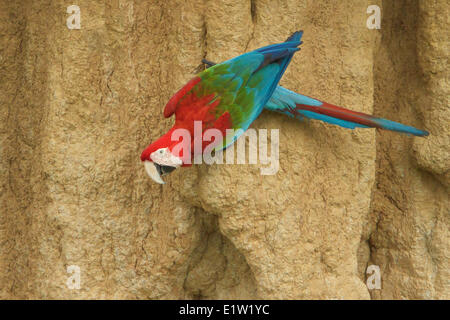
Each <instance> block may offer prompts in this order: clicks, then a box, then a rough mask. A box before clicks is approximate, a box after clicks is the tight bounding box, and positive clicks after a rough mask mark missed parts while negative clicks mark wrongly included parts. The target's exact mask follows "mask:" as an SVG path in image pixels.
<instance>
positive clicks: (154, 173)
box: [144, 160, 176, 184]
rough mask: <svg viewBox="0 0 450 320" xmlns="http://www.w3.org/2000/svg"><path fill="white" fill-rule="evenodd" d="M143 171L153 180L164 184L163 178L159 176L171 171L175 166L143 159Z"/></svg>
mask: <svg viewBox="0 0 450 320" xmlns="http://www.w3.org/2000/svg"><path fill="white" fill-rule="evenodd" d="M144 167H145V171H147V174H148V176H149V177H150V178H152V180H153V181H155V182H157V183H160V184H164V183H165V182H164V180H163V179H162V178H161V177H162V176H164V175H166V174H169V173H171V172H172V171H173V170H175V169H176V167H172V166H165V165H160V164H158V163H156V162H151V161H147V160H146V161H144Z"/></svg>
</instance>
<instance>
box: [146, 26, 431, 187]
mask: <svg viewBox="0 0 450 320" xmlns="http://www.w3.org/2000/svg"><path fill="white" fill-rule="evenodd" d="M302 35H303V31H297V32H294V33H293V34H292V35H291V36H290V37H289V38H288V39H287V40H286V41H285V42H282V43H278V44H272V45H269V46H266V47H262V48H259V49H256V50H254V51H251V52H248V53H244V54H242V55H240V56H237V57H235V58H233V59H230V60H227V61H225V62H222V63H219V64H214V63H211V62H208V61H204V62H206V63H207V64H209V65H210V67H209V68H207V69H205V70H204V71H202V72H200V73H199V74H198V75H197V76H196V77H195V78H193V79H191V80H190V81H189V82H188V83H187V84H186V85H185V86H184V87H182V88H181V89H180V90H179V91H178V92H177V93H175V94H174V95H173V96H172V98H171V99H170V100H169V101H168V103H167V105H166V106H165V109H164V117H166V118H169V117H171V116H172V115H173V114H175V124H174V126H173V127H172V128H171V129H170V130H169V131H168V132H167V133H166V134H164V135H163V136H162V137H160V138H159V139H158V140H156V141H155V142H153V143H151V144H150V145H149V146H148V147H147V148H146V149H145V150H144V151H143V152H142V154H141V161H143V162H144V166H145V169H146V171H147V173H148V175H149V176H150V177H151V178H152V179H153V180H154V181H155V182H158V183H161V184H163V183H164V181H163V180H162V178H161V176H163V175H165V174H168V173H170V172H172V171H173V170H174V169H176V168H178V167H182V166H190V165H191V162H190V161H189V159H190V157H195V156H197V155H198V154H199V153H202V152H203V151H204V150H205V148H206V146H207V145H208V144H214V148H215V150H216V151H218V150H223V149H225V148H227V147H228V146H229V145H231V144H232V143H234V141H236V139H237V138H238V137H239V136H240V135H241V134H242V133H243V132H244V131H245V130H247V129H248V127H249V126H250V125H251V123H252V122H253V121H254V120H255V119H256V118H257V117H258V116H259V115H260V114H261V112H262V111H263V110H264V109H266V110H271V111H275V112H279V113H282V114H285V115H287V116H290V117H293V118H297V119H299V120H303V119H305V118H309V119H316V120H322V121H325V122H328V123H331V124H335V125H339V126H341V127H345V128H349V129H354V128H381V129H386V130H392V131H397V132H403V133H407V134H413V135H415V136H427V135H428V132H426V131H422V130H419V129H416V128H414V127H410V126H406V125H403V124H400V123H397V122H394V121H389V120H386V119H382V118H376V117H374V116H371V115H368V114H364V113H361V112H356V111H351V110H348V109H345V108H342V107H338V106H335V105H332V104H329V103H326V102H323V101H320V100H317V99H314V98H310V97H307V96H305V95H301V94H298V93H295V92H293V91H290V90H288V89H286V88H284V87H282V86H279V85H278V82H279V81H280V79H281V77H282V76H283V73H284V71H285V70H286V68H287V66H288V64H289V62H290V61H291V59H292V57H293V55H294V54H295V52H296V51H298V50H300V48H298V47H299V46H300V45H301V44H302V41H300V40H301V37H302ZM199 121H201V127H199V128H201V134H203V133H204V132H205V131H206V130H208V129H211V128H213V129H216V130H219V131H220V133H222V136H223V139H217V141H215V140H213V141H212V142H211V143H205V141H202V142H201V143H200V148H192V146H193V145H194V139H196V138H195V132H194V129H195V128H194V127H195V125H194V123H195V122H197V123H199ZM178 129H182V130H184V132H188V133H190V135H189V136H190V137H191V140H190V141H187V142H186V141H184V143H187V144H190V146H188V147H190V148H188V149H184V148H180V147H176V146H177V145H179V144H180V141H179V136H177V137H178V138H175V139H174V133H175V132H176V131H177V130H178ZM227 129H235V131H231V132H232V133H231V134H229V132H230V131H228V130H227ZM236 129H242V130H236ZM184 150H189V151H190V152H186V151H184ZM183 152H184V154H183ZM188 153H189V154H188ZM186 159H187V160H186Z"/></svg>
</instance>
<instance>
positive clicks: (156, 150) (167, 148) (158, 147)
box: [141, 131, 183, 184]
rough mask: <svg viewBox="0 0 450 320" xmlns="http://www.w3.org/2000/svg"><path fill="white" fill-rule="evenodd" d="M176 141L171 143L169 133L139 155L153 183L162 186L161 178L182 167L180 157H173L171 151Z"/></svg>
mask: <svg viewBox="0 0 450 320" xmlns="http://www.w3.org/2000/svg"><path fill="white" fill-rule="evenodd" d="M176 143H177V141H175V142H174V141H171V139H170V131H169V132H168V133H167V134H165V135H164V136H162V137H161V138H159V139H158V140H156V141H155V142H153V143H151V144H150V145H149V146H148V147H147V148H145V150H144V151H143V152H142V154H141V161H142V162H143V163H144V167H145V171H146V172H147V174H148V175H149V176H150V178H152V179H153V181H155V182H157V183H160V184H164V180H163V179H162V178H161V177H162V176H164V175H166V174H169V173H171V172H172V171H173V170H175V169H176V168H178V167H180V166H182V165H183V161H182V158H181V156H177V155H174V154H173V153H172V149H173V147H174V145H175V144H176Z"/></svg>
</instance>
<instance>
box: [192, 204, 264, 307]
mask: <svg viewBox="0 0 450 320" xmlns="http://www.w3.org/2000/svg"><path fill="white" fill-rule="evenodd" d="M196 215H197V217H196V218H198V219H201V223H202V229H203V232H204V234H203V238H202V239H201V240H200V245H199V246H198V247H197V248H195V249H194V250H193V252H192V254H191V256H190V257H189V260H188V267H187V271H186V276H185V279H184V284H183V288H184V290H185V297H186V298H188V299H253V298H257V294H256V283H255V279H254V276H253V273H252V271H251V269H250V267H249V265H248V264H247V262H246V260H245V257H244V256H243V255H242V254H241V253H240V252H239V251H238V250H237V249H236V247H235V246H234V245H233V244H232V243H231V241H229V240H228V239H227V238H226V237H225V236H224V235H222V234H221V232H220V230H219V225H218V217H217V216H216V215H212V214H210V213H208V212H205V211H203V210H202V209H197V212H196Z"/></svg>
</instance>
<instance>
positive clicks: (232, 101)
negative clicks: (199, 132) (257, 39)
mask: <svg viewBox="0 0 450 320" xmlns="http://www.w3.org/2000/svg"><path fill="white" fill-rule="evenodd" d="M301 36H302V32H296V33H294V34H293V35H292V36H291V37H289V38H288V39H287V40H286V42H283V43H279V44H274V45H270V46H266V47H263V48H260V49H257V50H255V51H252V52H249V53H245V54H243V55H240V56H238V57H236V58H233V59H231V60H228V61H225V62H223V63H220V64H217V65H215V66H213V67H211V68H208V69H206V70H204V71H203V72H201V73H200V74H199V75H198V76H197V77H195V78H194V79H192V80H191V81H189V82H188V83H187V84H186V85H185V86H184V87H183V88H181V89H180V90H179V91H178V92H177V93H176V94H175V95H174V96H173V97H172V98H171V99H170V100H169V102H168V103H167V105H166V107H165V109H164V116H165V117H170V116H171V115H172V114H175V125H179V126H180V127H186V126H190V125H193V121H195V120H200V121H203V125H204V128H203V129H204V130H205V129H207V128H211V127H214V128H218V129H220V130H222V131H223V130H224V129H235V130H236V129H242V130H238V131H236V132H234V133H233V134H231V135H228V136H226V139H225V141H223V144H221V145H220V146H219V147H218V149H222V148H224V147H227V146H229V145H230V144H232V143H233V142H234V141H235V140H236V139H237V138H238V137H239V135H240V134H242V132H243V131H245V130H247V129H248V127H249V126H250V124H251V123H252V122H253V121H254V120H255V119H256V117H258V115H259V114H260V113H261V111H262V110H263V108H264V105H265V104H266V103H267V102H268V100H269V99H270V97H271V96H272V94H273V92H274V90H275V88H276V87H277V84H278V82H279V80H280V78H281V76H282V75H283V73H284V71H285V70H286V67H287V65H288V64H289V62H290V60H291V58H292V56H293V54H294V53H295V52H296V51H298V50H299V49H298V48H297V47H298V46H299V45H300V44H301V42H300V38H301ZM219 120H220V121H219ZM218 121H219V123H217V122H218ZM219 125H220V126H221V127H218V126H219ZM225 127H226V128H225Z"/></svg>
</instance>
